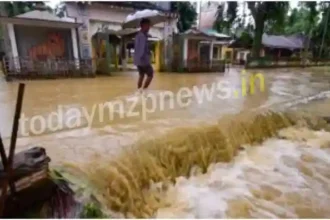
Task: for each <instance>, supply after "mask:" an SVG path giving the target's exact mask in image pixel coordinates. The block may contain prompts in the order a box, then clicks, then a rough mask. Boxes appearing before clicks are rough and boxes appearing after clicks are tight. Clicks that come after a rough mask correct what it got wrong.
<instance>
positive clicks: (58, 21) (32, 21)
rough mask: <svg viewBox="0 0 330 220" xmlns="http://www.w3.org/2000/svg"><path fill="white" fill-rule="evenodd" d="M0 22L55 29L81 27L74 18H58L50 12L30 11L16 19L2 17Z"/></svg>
mask: <svg viewBox="0 0 330 220" xmlns="http://www.w3.org/2000/svg"><path fill="white" fill-rule="evenodd" d="M0 22H1V23H4V24H7V23H11V24H16V25H27V26H41V27H55V28H76V27H78V26H80V25H81V24H80V23H77V22H76V21H75V19H74V18H68V17H63V18H60V17H57V16H56V15H54V14H53V13H51V12H49V11H39V10H34V11H29V12H26V13H23V14H20V15H17V16H15V17H0Z"/></svg>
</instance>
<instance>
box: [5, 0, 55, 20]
mask: <svg viewBox="0 0 330 220" xmlns="http://www.w3.org/2000/svg"><path fill="white" fill-rule="evenodd" d="M2 4H4V9H5V12H6V16H8V17H13V16H16V15H19V14H23V13H26V12H29V11H32V10H35V9H38V10H51V8H50V7H47V6H46V5H45V3H44V2H25V1H24V2H3V3H2Z"/></svg>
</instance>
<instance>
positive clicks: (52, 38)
mask: <svg viewBox="0 0 330 220" xmlns="http://www.w3.org/2000/svg"><path fill="white" fill-rule="evenodd" d="M28 54H29V57H30V58H32V59H33V60H40V59H47V58H63V57H64V54H65V48H64V40H63V37H62V36H61V35H60V34H58V33H51V34H49V35H48V37H47V40H46V42H42V43H41V44H38V45H36V46H32V47H31V48H30V49H29V50H28Z"/></svg>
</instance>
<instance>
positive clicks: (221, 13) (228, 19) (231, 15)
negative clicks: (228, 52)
mask: <svg viewBox="0 0 330 220" xmlns="http://www.w3.org/2000/svg"><path fill="white" fill-rule="evenodd" d="M237 6H238V4H237V2H227V3H221V4H220V5H219V6H218V10H217V13H216V20H215V22H214V24H213V28H214V29H215V30H216V31H218V32H220V33H225V34H231V32H232V30H231V29H232V28H231V27H232V25H233V23H234V21H235V19H236V17H237V8H238V7H237ZM225 9H227V10H225Z"/></svg>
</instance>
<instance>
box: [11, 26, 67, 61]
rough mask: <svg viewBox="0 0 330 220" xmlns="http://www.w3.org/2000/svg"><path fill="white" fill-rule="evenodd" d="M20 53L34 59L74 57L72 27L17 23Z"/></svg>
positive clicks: (17, 39) (16, 31) (21, 55)
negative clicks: (59, 27)
mask: <svg viewBox="0 0 330 220" xmlns="http://www.w3.org/2000/svg"><path fill="white" fill-rule="evenodd" d="M14 29H15V34H16V41H17V49H18V55H19V56H20V57H30V58H32V59H42V60H44V59H49V58H63V59H73V48H72V47H73V46H72V37H71V30H70V29H56V28H49V27H31V26H30V27H29V26H19V25H15V26H14Z"/></svg>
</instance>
